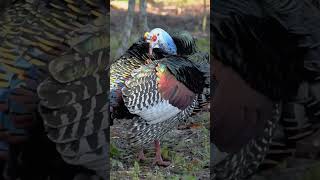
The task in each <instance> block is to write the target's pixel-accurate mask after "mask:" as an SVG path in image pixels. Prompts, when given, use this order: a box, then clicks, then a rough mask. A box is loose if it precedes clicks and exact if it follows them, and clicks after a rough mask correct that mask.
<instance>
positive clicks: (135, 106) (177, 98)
mask: <svg viewBox="0 0 320 180" xmlns="http://www.w3.org/2000/svg"><path fill="white" fill-rule="evenodd" d="M184 33H186V32H182V33H180V34H178V35H177V34H176V35H173V39H174V41H175V43H176V44H177V49H178V52H179V53H181V55H182V56H181V55H178V56H176V55H169V54H166V53H164V52H163V51H161V49H154V51H153V53H154V54H153V55H152V56H149V55H148V44H147V43H145V42H143V41H138V42H137V43H135V44H134V45H133V46H132V47H131V48H129V50H128V51H127V53H126V54H125V55H124V56H122V57H120V58H119V59H118V60H116V61H115V62H114V63H113V64H112V66H111V72H110V75H111V82H110V88H111V92H110V93H111V104H112V109H111V112H112V113H114V118H123V116H122V117H121V116H120V117H119V116H118V114H119V113H116V112H117V111H120V110H121V109H122V112H123V111H125V112H126V114H127V115H129V116H127V118H130V119H131V120H130V121H131V123H130V125H129V127H128V131H127V132H126V133H127V137H128V140H129V143H130V145H131V147H136V148H138V149H139V148H140V149H142V148H143V147H144V146H146V145H149V144H150V143H152V142H153V141H155V140H159V139H161V138H162V137H163V136H164V135H165V134H166V133H168V132H169V131H171V130H172V129H173V128H175V127H177V125H178V124H179V123H180V122H181V121H182V120H185V119H186V118H187V117H189V116H190V115H191V113H192V112H193V110H194V108H195V107H196V106H197V105H198V99H199V98H198V97H199V95H200V94H202V92H203V89H204V88H205V85H208V86H209V82H208V81H206V82H205V80H206V79H207V78H209V76H206V75H208V74H209V63H208V62H209V59H208V55H207V54H205V53H201V52H197V51H196V48H195V44H194V43H195V42H194V40H193V38H191V37H190V35H189V34H187V33H186V34H184ZM183 47H185V48H183ZM147 58H152V62H151V63H149V64H144V62H145V59H147ZM197 60H199V62H197ZM203 70H204V71H203ZM205 83H208V84H205ZM206 95H207V96H208V95H209V94H206ZM204 99H205V98H204Z"/></svg>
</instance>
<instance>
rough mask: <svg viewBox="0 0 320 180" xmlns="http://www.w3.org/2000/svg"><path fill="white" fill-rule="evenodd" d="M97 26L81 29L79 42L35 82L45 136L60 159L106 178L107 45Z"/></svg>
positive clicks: (105, 35)
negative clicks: (87, 30)
mask: <svg viewBox="0 0 320 180" xmlns="http://www.w3.org/2000/svg"><path fill="white" fill-rule="evenodd" d="M103 24H104V23H103ZM96 25H97V24H96ZM100 25H101V24H100ZM98 27H99V24H98ZM101 29H102V31H101ZM101 29H100V31H99V29H98V31H97V32H96V33H95V35H93V34H94V32H93V33H92V32H88V33H87V32H84V34H85V35H84V37H86V38H85V40H84V41H81V42H79V43H75V46H74V48H73V50H72V51H71V52H69V53H67V54H65V55H64V56H62V57H59V58H57V59H55V60H53V61H52V62H51V63H50V64H49V71H50V74H51V77H50V78H48V79H46V80H45V81H43V82H42V83H41V84H40V85H39V87H38V95H39V97H40V99H41V101H40V104H39V111H40V114H41V116H42V118H43V120H44V125H45V128H46V131H47V133H48V137H49V139H51V140H52V141H53V142H55V143H56V148H57V150H58V152H59V153H60V154H61V156H62V158H63V159H64V160H65V161H66V162H67V163H70V164H76V165H82V166H85V167H87V168H88V169H92V170H95V171H96V172H97V174H98V175H100V176H101V177H103V178H107V169H108V167H107V160H108V139H109V116H108V114H109V105H108V103H107V100H108V90H109V87H108V73H107V70H106V69H107V65H108V61H109V49H108V47H109V46H108V40H107V37H108V36H107V34H106V32H105V31H106V30H107V28H106V27H105V25H101ZM97 34H98V35H97ZM79 39H82V38H79ZM75 42H76V40H75Z"/></svg>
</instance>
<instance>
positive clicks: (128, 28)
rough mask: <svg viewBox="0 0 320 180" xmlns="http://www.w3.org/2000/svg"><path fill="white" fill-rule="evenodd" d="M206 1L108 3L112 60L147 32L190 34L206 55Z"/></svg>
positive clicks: (156, 0) (208, 40)
mask: <svg viewBox="0 0 320 180" xmlns="http://www.w3.org/2000/svg"><path fill="white" fill-rule="evenodd" d="M209 10H210V1H209V0H113V1H111V26H110V28H111V29H110V33H111V34H110V38H111V40H110V43H111V58H114V57H118V56H119V55H121V54H122V53H123V52H124V51H125V50H126V49H127V48H128V47H129V46H130V45H131V44H132V43H133V42H134V41H136V40H137V39H138V37H141V36H143V34H144V32H146V31H147V30H152V29H153V28H156V27H160V28H162V29H164V30H166V31H168V32H172V31H178V30H187V31H189V32H191V33H192V34H193V35H194V37H195V38H197V43H198V46H199V48H200V50H202V51H206V52H209V43H210V38H209V34H210V29H209V26H210V25H209Z"/></svg>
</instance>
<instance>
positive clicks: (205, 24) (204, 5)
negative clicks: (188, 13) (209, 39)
mask: <svg viewBox="0 0 320 180" xmlns="http://www.w3.org/2000/svg"><path fill="white" fill-rule="evenodd" d="M206 27H207V0H203V19H202V32H205V31H206Z"/></svg>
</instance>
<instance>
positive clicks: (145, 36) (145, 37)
mask: <svg viewBox="0 0 320 180" xmlns="http://www.w3.org/2000/svg"><path fill="white" fill-rule="evenodd" d="M148 36H149V32H145V33H144V36H143V38H144V40H146V39H147V38H148Z"/></svg>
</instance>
